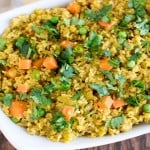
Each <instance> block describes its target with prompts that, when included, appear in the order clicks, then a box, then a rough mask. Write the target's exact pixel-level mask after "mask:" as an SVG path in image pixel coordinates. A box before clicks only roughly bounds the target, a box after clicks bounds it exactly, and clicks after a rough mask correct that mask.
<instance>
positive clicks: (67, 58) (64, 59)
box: [57, 46, 75, 65]
mask: <svg viewBox="0 0 150 150" xmlns="http://www.w3.org/2000/svg"><path fill="white" fill-rule="evenodd" d="M74 57H75V54H74V52H73V50H72V48H71V47H70V46H69V47H67V48H66V49H65V51H62V53H61V54H60V55H59V56H58V57H57V58H58V61H59V64H60V65H63V64H72V63H73V62H74Z"/></svg>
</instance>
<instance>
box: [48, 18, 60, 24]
mask: <svg viewBox="0 0 150 150" xmlns="http://www.w3.org/2000/svg"><path fill="white" fill-rule="evenodd" d="M50 21H51V22H52V23H53V24H57V23H58V22H59V17H58V16H54V17H52V18H51V19H50Z"/></svg>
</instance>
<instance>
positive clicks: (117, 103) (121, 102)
mask: <svg viewBox="0 0 150 150" xmlns="http://www.w3.org/2000/svg"><path fill="white" fill-rule="evenodd" d="M124 105H125V101H124V100H123V99H120V98H117V99H114V101H113V107H114V108H119V107H122V106H124Z"/></svg>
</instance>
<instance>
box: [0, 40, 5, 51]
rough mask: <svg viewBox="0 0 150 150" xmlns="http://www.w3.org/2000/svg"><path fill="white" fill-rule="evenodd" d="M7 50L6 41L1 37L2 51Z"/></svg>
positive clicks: (0, 48)
mask: <svg viewBox="0 0 150 150" xmlns="http://www.w3.org/2000/svg"><path fill="white" fill-rule="evenodd" d="M5 48H6V40H5V39H3V38H1V37H0V51H3V50H4V49H5Z"/></svg>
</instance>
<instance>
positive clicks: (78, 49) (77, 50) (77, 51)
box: [74, 45, 84, 54]
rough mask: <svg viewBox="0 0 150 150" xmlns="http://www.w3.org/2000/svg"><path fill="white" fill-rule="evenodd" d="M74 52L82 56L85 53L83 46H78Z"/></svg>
mask: <svg viewBox="0 0 150 150" xmlns="http://www.w3.org/2000/svg"><path fill="white" fill-rule="evenodd" d="M74 52H75V53H78V54H82V53H83V52H84V49H83V47H82V46H81V45H76V46H75V48H74Z"/></svg>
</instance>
